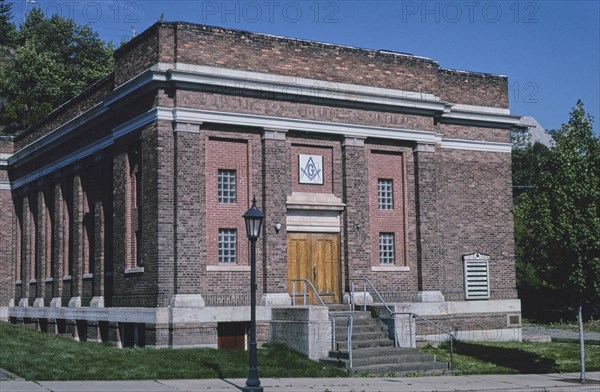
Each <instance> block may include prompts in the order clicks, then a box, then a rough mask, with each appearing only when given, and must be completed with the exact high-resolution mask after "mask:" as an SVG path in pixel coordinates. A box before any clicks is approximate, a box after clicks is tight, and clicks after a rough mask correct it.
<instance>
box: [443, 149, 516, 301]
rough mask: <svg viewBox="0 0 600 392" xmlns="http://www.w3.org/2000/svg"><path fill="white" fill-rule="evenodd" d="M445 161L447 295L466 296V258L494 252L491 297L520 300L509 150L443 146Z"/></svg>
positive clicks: (445, 273) (445, 268)
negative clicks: (515, 262) (517, 296)
mask: <svg viewBox="0 0 600 392" xmlns="http://www.w3.org/2000/svg"><path fill="white" fill-rule="evenodd" d="M441 159H442V162H441V164H440V168H441V175H442V181H441V183H440V189H439V192H440V195H441V196H442V199H441V203H440V209H439V211H438V215H437V216H438V217H441V218H442V219H441V220H440V224H441V227H440V229H441V231H440V232H441V234H442V236H443V237H442V238H443V245H444V246H443V253H442V255H443V256H442V259H443V260H444V264H443V265H442V270H441V271H440V274H439V275H438V276H437V279H439V280H440V281H441V280H444V281H445V284H444V290H445V295H446V299H447V300H463V299H464V283H463V272H462V271H463V261H462V256H463V255H465V254H468V253H474V252H480V253H484V254H488V255H490V285H491V295H492V298H493V299H503V298H516V290H515V287H516V281H515V266H514V233H513V216H512V213H511V207H512V193H511V175H510V173H511V171H510V164H511V157H510V154H506V153H487V152H476V151H460V150H443V151H442V155H441Z"/></svg>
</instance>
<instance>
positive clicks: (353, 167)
mask: <svg viewBox="0 0 600 392" xmlns="http://www.w3.org/2000/svg"><path fill="white" fill-rule="evenodd" d="M342 147H343V152H342V154H343V178H344V191H345V195H344V203H346V213H345V220H344V231H345V237H346V248H345V249H344V252H345V255H344V259H345V261H346V262H345V263H342V267H343V268H344V269H345V270H346V271H345V272H346V273H345V276H347V277H348V278H362V277H366V276H367V275H368V274H369V272H370V268H371V252H370V246H369V244H370V235H369V188H368V181H365V174H366V173H368V155H367V149H366V148H365V143H364V139H358V138H346V139H345V140H344V143H343V146H342ZM349 265H351V266H352V267H351V268H348V266H349ZM346 284H348V285H349V283H348V282H346Z"/></svg>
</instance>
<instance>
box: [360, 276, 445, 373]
mask: <svg viewBox="0 0 600 392" xmlns="http://www.w3.org/2000/svg"><path fill="white" fill-rule="evenodd" d="M349 280H350V290H351V291H350V304H351V306H352V309H355V306H356V304H355V303H354V281H362V282H363V310H364V311H366V310H367V284H368V285H369V286H371V288H372V289H373V292H374V293H375V294H377V297H379V300H380V301H381V304H383V306H384V307H385V308H386V310H387V311H388V312H389V313H390V319H392V320H394V344H395V346H396V347H398V332H397V330H396V319H395V317H394V316H395V315H399V314H404V315H409V316H410V317H412V318H419V319H421V320H423V321H425V322H426V323H427V324H429V325H431V326H432V327H434V328H437V329H438V330H440V331H441V332H443V333H445V334H447V335H448V336H449V337H450V370H452V369H453V368H454V344H453V342H454V339H456V336H454V333H452V332H450V331H448V330H446V329H445V328H443V327H442V326H440V325H438V324H436V323H434V322H433V321H431V320H429V319H427V318H425V317H423V316H421V315H418V314H416V313H412V312H394V311H393V310H392V309H391V308H390V307H389V306H388V304H387V303H386V302H385V300H384V299H383V297H382V296H381V294H379V291H378V290H377V288H376V287H375V286H374V285H373V283H372V282H371V281H370V280H369V279H368V278H350V279H349ZM409 328H410V330H409V334H410V336H412V323H409ZM415 332H416V331H415Z"/></svg>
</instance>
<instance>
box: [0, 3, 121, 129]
mask: <svg viewBox="0 0 600 392" xmlns="http://www.w3.org/2000/svg"><path fill="white" fill-rule="evenodd" d="M16 42H17V49H16V55H15V61H14V64H13V65H12V67H10V68H9V69H7V70H6V71H5V72H4V73H3V75H0V87H1V88H3V90H4V91H6V92H7V94H8V103H7V105H6V106H5V107H4V109H3V111H2V113H0V119H1V120H2V123H4V124H10V129H12V130H13V131H15V130H17V129H22V128H25V127H27V126H29V125H31V124H33V123H35V122H36V121H38V120H40V119H41V118H42V117H44V116H45V115H46V114H48V113H49V112H50V111H51V110H53V109H55V108H56V107H58V106H59V105H61V104H62V103H64V102H66V101H67V100H69V99H71V98H72V97H74V96H76V95H77V94H79V93H80V92H82V91H83V90H84V89H85V88H87V87H88V86H90V85H91V84H92V83H94V82H95V81H97V80H99V79H101V78H102V77H104V76H106V75H108V74H109V73H110V72H111V71H112V69H113V67H114V63H113V57H112V52H113V48H112V45H111V44H106V43H104V42H103V41H102V40H101V39H100V38H99V37H98V34H97V33H96V32H94V31H93V30H92V29H91V28H90V27H88V26H81V25H77V24H76V23H75V22H73V21H72V20H69V19H65V18H63V17H61V16H58V15H54V16H52V17H49V18H48V17H45V16H44V14H43V13H42V11H40V10H39V9H37V8H34V9H32V10H31V12H29V14H28V16H27V20H25V22H24V23H23V24H22V25H21V28H20V30H19V32H18V34H17V37H16Z"/></svg>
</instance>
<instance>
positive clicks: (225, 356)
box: [0, 322, 346, 381]
mask: <svg viewBox="0 0 600 392" xmlns="http://www.w3.org/2000/svg"><path fill="white" fill-rule="evenodd" d="M258 363H259V375H260V377H343V376H345V375H346V373H345V372H344V371H342V370H340V369H336V368H333V367H329V366H324V365H322V364H319V363H317V362H314V361H311V360H309V359H307V358H306V357H304V356H302V355H301V354H298V353H296V352H295V351H293V350H290V349H288V348H286V347H285V346H283V345H279V344H273V343H270V344H268V345H266V347H264V348H261V349H259V350H258ZM0 368H3V369H5V370H8V371H10V372H12V373H15V374H16V375H18V376H21V377H23V378H25V379H26V380H36V381H37V380H64V381H67V380H149V379H189V378H219V377H221V378H245V377H246V376H247V375H248V354H247V353H246V352H225V351H218V350H213V349H202V348H195V349H176V350H170V349H160V350H157V349H139V348H125V349H117V348H114V347H111V346H108V345H104V344H100V343H84V342H76V341H73V340H71V339H69V338H64V337H60V336H55V335H51V334H45V333H40V332H35V331H32V330H28V329H26V328H23V327H18V326H15V325H12V324H9V323H4V322H0Z"/></svg>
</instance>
